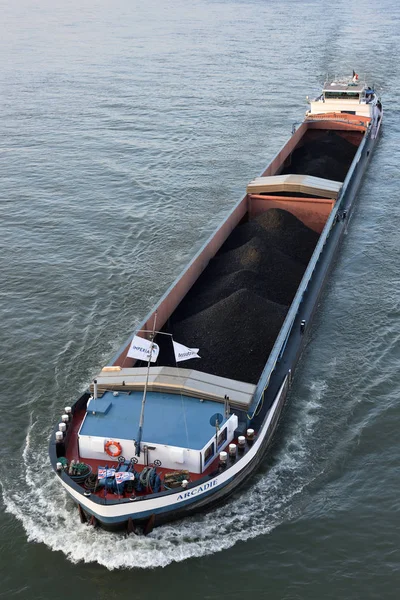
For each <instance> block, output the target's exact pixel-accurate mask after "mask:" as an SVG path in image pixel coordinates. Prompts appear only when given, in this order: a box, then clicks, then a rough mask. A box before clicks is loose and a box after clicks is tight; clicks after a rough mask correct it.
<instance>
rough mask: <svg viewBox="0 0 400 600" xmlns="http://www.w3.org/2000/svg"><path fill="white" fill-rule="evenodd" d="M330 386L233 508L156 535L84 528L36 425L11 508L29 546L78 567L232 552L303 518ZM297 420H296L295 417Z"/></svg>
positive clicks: (139, 564) (308, 404) (6, 485)
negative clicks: (300, 511) (300, 504)
mask: <svg viewBox="0 0 400 600" xmlns="http://www.w3.org/2000/svg"><path fill="white" fill-rule="evenodd" d="M323 393H324V387H323V386H322V388H321V386H315V388H314V389H313V388H312V387H311V388H310V397H309V398H308V399H307V400H306V401H305V402H301V404H302V405H303V406H302V407H301V410H299V407H295V408H294V410H293V411H291V410H290V411H289V413H292V412H293V413H294V415H293V414H290V415H289V416H290V418H289V424H285V430H286V431H284V435H285V438H286V439H284V440H283V442H282V443H280V444H278V447H276V448H275V449H274V453H275V457H274V458H275V464H274V465H273V466H271V467H270V468H269V469H268V470H266V472H265V473H263V472H260V473H259V474H258V475H257V476H256V477H255V478H253V480H252V482H251V485H250V486H248V487H247V488H245V489H243V490H241V491H239V492H238V493H237V494H236V495H235V496H234V497H233V498H232V499H231V500H230V501H229V502H228V503H227V504H226V505H224V506H222V507H220V508H218V509H216V510H214V511H212V512H211V513H208V514H203V515H197V516H194V517H191V518H188V519H185V520H183V521H180V522H177V523H173V524H170V525H166V526H163V527H159V528H156V529H155V530H154V531H153V532H152V533H151V534H150V535H149V536H147V537H142V536H136V535H133V534H132V535H130V536H126V535H123V534H116V533H108V532H105V531H103V530H101V529H96V530H95V529H93V528H91V527H89V526H87V525H82V524H81V523H80V520H79V517H78V512H77V510H76V507H75V505H74V504H73V502H72V501H71V500H70V499H69V498H68V497H67V495H66V493H65V492H64V490H63V488H62V487H61V486H60V485H59V483H58V481H57V479H56V477H55V476H54V475H53V474H52V472H51V469H50V464H49V460H48V457H47V447H44V446H43V439H44V437H45V436H44V432H40V431H39V426H38V423H37V422H36V423H35V422H32V423H31V425H30V427H29V429H28V432H27V436H26V444H25V447H24V450H23V455H22V461H23V469H22V470H21V475H20V478H19V480H18V481H16V480H15V478H14V479H13V480H12V481H11V480H9V481H8V480H7V479H4V477H3V478H2V479H3V481H2V482H1V485H2V490H3V499H4V503H5V506H6V510H7V511H8V512H10V513H12V514H13V515H15V516H16V517H17V518H18V519H19V520H20V521H21V522H22V524H23V526H24V528H25V530H26V532H27V536H28V540H29V541H34V542H43V543H44V544H46V545H47V546H48V547H49V548H51V549H52V550H60V551H62V552H64V554H65V555H66V556H67V557H68V559H69V560H71V561H72V562H74V563H76V562H79V561H83V562H97V563H99V564H100V565H103V566H105V567H106V568H107V569H110V570H111V569H118V568H154V567H164V566H166V565H168V564H170V563H171V562H180V561H183V560H185V559H187V558H191V557H200V556H204V555H207V554H211V553H214V552H219V551H222V550H226V549H227V548H230V547H232V546H233V545H234V544H236V543H237V542H240V541H243V540H247V539H250V538H254V537H256V536H259V535H263V534H267V533H269V532H270V531H271V530H273V529H274V528H275V527H277V526H278V525H279V524H281V523H282V522H285V521H288V520H290V519H291V518H293V517H294V516H295V515H296V510H297V508H296V506H297V503H296V497H299V496H301V493H302V491H303V489H304V487H305V486H306V485H307V484H308V483H309V482H310V481H311V480H312V479H313V477H315V476H316V473H315V472H314V475H313V474H312V473H313V470H312V469H310V460H311V454H310V453H311V450H310V449H309V446H310V444H309V442H310V440H311V439H312V437H313V431H314V429H315V425H316V423H317V418H316V416H315V413H316V409H317V408H318V406H320V405H319V401H320V399H321V395H323ZM293 416H294V419H293Z"/></svg>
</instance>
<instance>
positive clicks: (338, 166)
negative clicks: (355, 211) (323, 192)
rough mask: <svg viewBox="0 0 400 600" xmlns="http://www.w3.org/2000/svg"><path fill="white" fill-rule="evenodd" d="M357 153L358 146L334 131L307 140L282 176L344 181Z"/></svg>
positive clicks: (296, 152) (293, 154) (297, 150)
mask: <svg viewBox="0 0 400 600" xmlns="http://www.w3.org/2000/svg"><path fill="white" fill-rule="evenodd" d="M356 152H357V145H354V144H352V143H351V142H349V141H348V140H345V139H344V138H343V137H342V136H341V135H340V134H338V133H335V132H334V131H327V132H324V134H323V135H319V136H318V137H317V138H316V139H309V140H306V142H305V143H304V144H303V145H302V146H300V147H299V148H297V149H296V150H294V152H293V153H292V155H291V162H290V164H289V165H286V166H285V168H284V169H283V170H282V171H281V175H286V174H300V175H312V176H314V177H322V178H323V179H332V180H333V181H344V180H345V177H346V175H347V171H348V169H349V164H350V163H351V161H352V160H353V158H354V155H355V153H356Z"/></svg>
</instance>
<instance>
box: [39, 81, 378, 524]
mask: <svg viewBox="0 0 400 600" xmlns="http://www.w3.org/2000/svg"><path fill="white" fill-rule="evenodd" d="M382 114H383V111H382V106H381V103H380V100H379V99H378V97H377V95H376V94H375V92H374V90H372V89H371V88H369V87H368V86H366V85H365V84H361V83H360V82H359V81H358V78H357V77H356V76H355V74H354V75H353V77H352V78H349V79H344V80H335V81H329V82H327V83H326V84H325V85H324V88H323V91H322V93H321V95H320V96H319V97H318V98H316V99H315V100H311V101H310V110H309V111H308V112H307V113H306V117H305V119H304V121H303V123H302V124H301V125H300V126H299V127H298V128H297V129H294V131H293V134H292V136H291V138H290V139H289V140H288V142H287V143H286V144H285V145H284V146H283V148H282V149H281V150H280V151H279V153H278V154H277V155H276V156H275V158H274V159H273V160H272V161H271V163H270V164H269V165H268V167H267V168H266V169H265V170H264V172H263V173H262V174H261V175H260V176H259V177H256V178H255V179H254V180H253V181H251V182H250V183H249V185H248V186H247V192H246V195H245V197H244V198H243V199H242V200H240V202H238V203H237V204H236V206H234V208H233V209H232V211H231V212H230V214H229V215H228V216H227V217H226V219H225V220H224V221H223V222H222V223H221V224H220V226H219V227H218V229H217V230H216V232H215V233H214V234H213V235H212V236H211V237H210V239H209V240H208V241H207V242H206V243H205V245H204V246H203V248H202V249H201V250H200V251H199V252H198V253H197V255H196V256H195V257H194V258H193V259H192V261H191V262H190V263H189V264H188V265H187V267H186V268H185V270H184V271H183V273H182V274H181V276H180V277H179V278H178V279H177V280H176V281H175V282H174V283H173V285H172V286H171V287H170V288H169V290H168V291H167V292H166V294H165V295H164V296H163V297H162V298H161V299H160V301H159V302H158V303H157V305H156V306H155V307H154V308H153V309H152V310H151V312H150V314H149V315H148V316H147V317H146V319H145V320H144V322H143V323H142V324H141V325H140V327H139V328H138V329H137V330H136V331H135V332H134V334H133V335H131V336H130V337H129V338H128V339H127V341H126V342H125V343H124V344H123V346H122V347H121V349H120V351H119V352H118V353H117V355H116V356H115V357H113V359H112V360H111V361H110V362H109V364H107V365H106V366H105V367H104V368H103V369H102V370H101V372H100V373H99V374H98V375H97V377H96V378H95V379H94V381H93V383H92V384H91V385H90V386H89V388H88V390H87V391H86V392H85V393H84V394H83V395H82V396H81V397H80V398H79V399H78V400H77V401H76V402H75V404H73V405H72V406H71V407H65V410H64V412H63V414H62V417H61V420H60V423H59V424H58V425H57V426H56V428H55V431H54V432H53V434H52V437H51V441H50V459H51V464H52V467H53V469H54V471H55V473H56V475H57V477H58V478H59V480H60V483H61V484H62V485H63V486H64V488H65V489H66V490H67V492H68V493H69V494H70V496H71V497H72V498H73V500H74V501H75V502H76V503H77V504H78V507H79V512H80V515H81V520H82V521H87V522H90V523H91V524H93V525H97V524H100V525H102V526H104V527H106V528H111V529H114V528H120V527H125V528H127V529H128V531H135V530H137V529H138V528H139V529H140V530H142V531H144V532H145V533H148V532H149V531H150V530H151V529H152V528H153V527H154V526H156V525H160V524H162V523H164V522H166V521H170V520H172V519H179V518H182V517H184V516H186V515H189V514H192V513H194V512H196V511H199V510H206V509H208V508H210V507H212V506H213V505H215V504H216V503H217V502H221V501H223V500H225V499H226V498H227V497H228V496H229V494H230V493H231V492H232V491H233V490H235V489H236V488H237V486H238V485H240V483H242V482H243V481H244V480H245V479H247V478H248V477H249V476H250V475H251V473H253V472H254V470H255V469H256V468H257V466H258V464H259V463H260V461H261V460H262V458H263V456H264V455H265V451H266V449H267V447H268V445H269V443H270V441H271V439H272V436H273V433H274V431H275V429H276V426H277V423H278V419H279V416H280V413H281V410H282V407H283V405H284V402H285V398H286V395H287V391H288V389H289V387H290V384H291V382H292V378H293V373H294V369H295V366H296V363H297V361H298V358H299V356H300V353H301V350H302V346H303V342H304V339H305V334H306V333H307V330H308V328H309V327H310V323H311V321H312V316H313V313H314V311H315V309H316V306H317V302H318V298H319V296H320V294H321V290H322V288H323V284H324V281H325V280H326V277H327V275H328V273H329V269H330V267H331V265H332V259H333V257H334V255H335V253H336V251H337V248H338V246H339V242H340V239H341V237H342V235H343V232H344V230H345V228H346V224H347V221H348V219H349V217H350V216H351V211H352V208H353V202H354V198H355V195H356V192H357V189H358V187H359V185H360V182H361V180H362V176H363V173H364V171H365V168H366V166H367V163H368V161H369V159H370V157H371V154H372V150H373V148H374V145H375V143H376V140H377V138H378V134H379V131H380V126H381V122H382Z"/></svg>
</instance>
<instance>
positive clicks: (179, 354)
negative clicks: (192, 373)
mask: <svg viewBox="0 0 400 600" xmlns="http://www.w3.org/2000/svg"><path fill="white" fill-rule="evenodd" d="M172 343H173V345H174V353H175V361H176V362H181V361H182V360H190V359H191V358H201V356H199V355H198V354H197V353H198V351H199V348H187V347H186V346H184V345H183V344H178V342H174V341H173V340H172Z"/></svg>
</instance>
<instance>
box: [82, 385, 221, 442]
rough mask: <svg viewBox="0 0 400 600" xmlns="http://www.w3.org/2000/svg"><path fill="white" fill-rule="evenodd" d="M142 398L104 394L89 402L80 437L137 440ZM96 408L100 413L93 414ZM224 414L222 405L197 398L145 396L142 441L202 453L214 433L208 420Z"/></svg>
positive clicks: (169, 395) (140, 395) (156, 393)
mask: <svg viewBox="0 0 400 600" xmlns="http://www.w3.org/2000/svg"><path fill="white" fill-rule="evenodd" d="M142 398H143V392H132V393H130V394H122V393H120V394H119V395H118V396H114V395H113V393H112V392H106V393H105V394H104V395H103V396H102V398H99V399H98V400H95V401H94V400H92V401H91V403H90V407H89V412H87V414H86V417H85V420H84V422H83V425H82V428H81V431H80V435H88V436H89V435H90V436H98V437H104V438H109V439H120V440H133V439H136V438H137V433H138V427H139V418H140V409H141V405H142ZM96 404H98V409H99V410H98V412H96V414H93V413H92V411H93V410H96ZM109 405H110V406H109ZM105 407H107V410H106V411H105ZM223 412H224V410H223V405H222V404H220V403H218V402H212V401H209V400H204V401H203V402H200V400H199V399H198V398H192V397H188V396H182V397H181V396H179V395H176V394H166V393H158V392H148V393H147V395H146V408H145V416H144V425H143V437H142V439H143V441H144V442H148V443H153V444H166V445H168V446H178V447H182V448H192V449H193V450H201V449H202V448H203V447H204V446H205V445H206V443H207V442H208V441H209V440H210V439H211V437H212V436H213V433H215V427H213V426H212V425H211V424H210V418H211V417H212V416H213V415H215V414H216V413H220V414H221V415H222V414H223ZM185 421H186V423H185ZM225 422H226V419H223V421H222V423H220V425H222V424H223V423H225ZM186 430H187V434H186Z"/></svg>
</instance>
